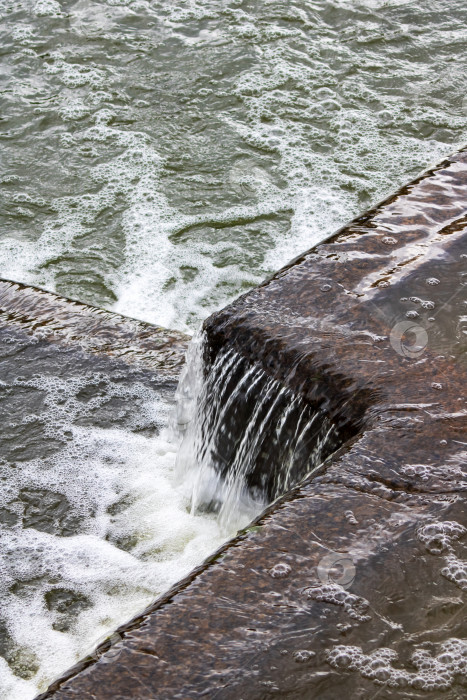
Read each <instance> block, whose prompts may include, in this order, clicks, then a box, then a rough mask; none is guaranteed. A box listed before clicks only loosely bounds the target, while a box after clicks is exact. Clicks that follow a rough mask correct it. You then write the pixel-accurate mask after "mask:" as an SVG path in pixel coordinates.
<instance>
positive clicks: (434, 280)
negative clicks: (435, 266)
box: [426, 277, 439, 287]
mask: <svg viewBox="0 0 467 700" xmlns="http://www.w3.org/2000/svg"><path fill="white" fill-rule="evenodd" d="M426 283H427V284H429V285H430V286H432V287H433V286H435V285H437V284H439V279H437V278H436V277H428V278H427V279H426Z"/></svg>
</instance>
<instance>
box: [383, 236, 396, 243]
mask: <svg viewBox="0 0 467 700" xmlns="http://www.w3.org/2000/svg"><path fill="white" fill-rule="evenodd" d="M381 243H384V245H395V244H396V243H397V238H393V237H392V236H384V237H383V238H382V239H381Z"/></svg>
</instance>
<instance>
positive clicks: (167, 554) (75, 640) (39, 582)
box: [0, 376, 226, 700]
mask: <svg viewBox="0 0 467 700" xmlns="http://www.w3.org/2000/svg"><path fill="white" fill-rule="evenodd" d="M94 381H95V382H96V383H97V382H99V381H101V382H102V383H103V384H105V377H102V376H101V377H100V378H99V377H96V378H95V380H94ZM20 384H21V386H28V387H34V388H36V389H39V390H41V391H43V392H45V396H46V398H45V406H46V412H45V413H42V414H41V419H42V420H45V423H46V425H45V432H46V434H48V435H49V436H51V437H60V436H63V434H64V432H65V431H69V432H70V433H71V435H69V437H71V438H72V439H70V441H69V443H68V444H67V445H66V446H65V447H64V448H63V449H62V450H60V451H59V452H58V453H56V454H55V455H53V456H51V457H50V458H49V459H47V460H43V459H36V460H32V461H30V462H25V463H24V462H23V463H22V464H21V469H13V468H10V469H9V470H8V484H7V488H6V489H4V490H3V491H2V495H1V499H0V500H1V502H0V506H1V505H3V506H5V505H8V509H9V510H10V511H12V512H14V511H16V512H17V513H18V515H20V516H21V513H22V512H23V504H22V502H21V496H20V492H21V489H25V488H26V489H28V491H31V490H32V491H34V490H36V491H37V490H39V489H45V490H47V491H48V492H54V493H60V494H62V495H63V496H65V497H66V498H67V500H68V503H69V507H70V509H71V515H72V516H77V517H78V518H80V519H81V521H80V524H79V526H75V529H76V530H77V534H75V535H72V536H61V535H60V534H59V533H58V532H57V533H53V532H45V531H41V530H37V529H35V528H34V527H27V528H22V527H21V526H20V525H18V526H13V527H6V528H0V530H1V533H0V549H1V551H2V562H3V564H2V567H3V569H2V578H1V583H0V604H1V607H2V617H3V618H4V620H5V621H6V624H7V628H8V633H9V635H10V638H11V642H10V643H11V645H12V649H13V651H12V654H13V656H15V658H16V661H15V660H14V659H13V660H12V658H10V659H9V660H10V663H11V664H12V666H11V667H10V666H8V665H7V664H6V662H5V661H3V660H0V663H1V664H2V671H3V673H2V674H1V676H0V678H1V681H0V698H2V700H3V699H4V700H7V699H8V700H20V699H23V698H24V699H25V700H27V699H30V698H32V697H33V696H34V695H35V694H36V693H37V692H38V691H40V690H44V689H45V688H46V687H47V685H48V683H50V682H51V680H53V678H55V677H56V676H57V675H59V674H60V673H61V672H63V671H65V670H66V669H67V668H68V667H70V666H71V665H73V664H74V663H76V662H77V661H78V660H79V659H80V658H82V657H83V656H84V655H86V654H87V653H90V652H91V651H92V650H93V648H94V647H95V645H96V644H97V643H98V642H99V641H100V640H101V639H102V638H104V637H105V635H108V634H109V633H110V632H111V631H112V630H113V629H115V628H116V627H117V626H118V625H119V624H121V623H122V622H124V621H125V620H127V619H129V618H131V617H132V616H133V615H135V614H136V613H137V612H138V611H141V610H142V609H143V608H144V607H145V606H146V605H147V604H149V603H150V602H152V601H153V600H154V599H155V598H156V597H157V596H158V595H159V594H161V593H162V592H164V591H165V590H167V589H168V588H169V587H170V585H171V584H172V583H174V582H175V581H176V580H178V579H180V578H181V577H183V575H184V574H186V573H188V572H189V571H190V570H191V569H193V568H194V567H195V566H196V565H197V564H199V563H200V562H201V561H202V560H203V558H205V557H206V556H207V555H208V554H209V553H211V552H212V551H213V550H214V549H215V548H216V546H218V545H219V544H220V543H221V542H222V541H223V540H224V539H225V537H226V533H225V532H224V531H221V530H220V528H219V525H218V524H217V522H216V521H215V519H214V518H212V517H209V516H207V515H201V516H199V515H193V514H191V513H190V512H189V509H188V500H187V498H186V497H185V495H184V493H183V490H182V489H181V488H180V487H179V485H178V484H177V483H176V481H175V479H174V470H173V467H174V461H175V455H176V450H177V445H176V444H174V442H173V441H172V439H171V437H170V431H169V430H168V427H167V416H168V412H169V410H170V407H169V405H168V404H167V403H165V402H164V401H163V400H162V399H161V398H160V396H158V395H157V393H156V392H155V391H154V390H152V389H148V388H147V387H144V386H140V387H138V385H133V386H132V387H131V389H130V388H128V387H125V386H123V387H115V386H112V385H110V386H107V389H105V391H104V392H103V393H104V396H105V398H108V397H109V395H110V396H114V397H116V396H117V397H121V398H123V399H126V400H128V401H131V399H132V398H133V400H134V397H135V396H136V397H139V403H140V407H139V408H138V415H137V416H135V420H136V421H137V422H138V421H139V422H141V421H142V422H143V424H144V423H145V422H146V423H151V424H153V423H154V421H156V422H157V423H158V424H159V426H160V428H161V433H160V435H159V436H158V437H156V438H154V437H145V436H144V435H142V434H140V433H137V432H136V433H135V432H131V431H130V430H128V429H118V428H111V429H104V428H100V429H99V428H95V427H94V428H91V427H90V428H87V427H83V426H79V425H76V424H75V423H74V422H73V421H74V420H75V419H76V417H77V416H82V415H83V410H88V409H93V408H94V409H95V408H96V407H99V405H100V404H101V403H102V399H101V398H100V397H99V393H98V394H97V395H96V396H95V397H94V398H91V399H89V400H88V401H87V403H86V409H83V403H82V401H80V400H79V398H76V396H77V394H78V393H79V391H80V389H82V388H83V387H84V386H89V378H88V381H87V382H86V381H85V380H79V379H70V380H62V379H57V378H48V379H47V378H37V379H34V380H30V381H29V382H23V383H20ZM141 406H142V407H141ZM117 417H118V416H117ZM164 426H165V427H164ZM5 468H6V469H7V467H5ZM23 500H24V497H23ZM116 503H117V504H118V503H123V505H122V507H121V510H120V511H119V509H118V507H117V508H116V509H115V508H114V509H113V510H112V508H110V512H109V510H108V509H109V507H111V506H112V505H115V504H116ZM167 523H170V528H167ZM125 539H126V540H127V541H130V545H129V548H128V551H124V550H123V549H122V546H124V545H121V544H120V545H119V544H118V543H119V542H122V540H125ZM12 586H13V587H14V588H13V589H12ZM57 589H59V590H65V591H68V592H70V591H71V592H72V593H73V594H75V595H76V596H78V597H80V599H81V600H83V599H85V600H86V601H88V603H89V607H84V609H82V610H81V611H79V614H76V616H75V618H74V621H72V623H71V626H70V628H69V629H68V630H64V631H60V630H57V629H54V625H55V626H56V625H57V623H60V620H62V619H63V615H62V613H60V611H57V609H54V608H53V607H52V609H49V608H48V606H47V605H46V595H47V594H50V591H54V590H57ZM21 659H23V660H25V661H26V662H27V664H26V665H27V667H28V668H29V672H30V673H31V668H32V669H34V668H36V667H37V669H38V670H37V673H35V674H34V673H33V672H32V676H33V677H31V678H26V679H24V678H21V677H19V676H18V675H15V674H18V673H19V675H20V676H21V674H22V673H24V671H22V670H21V668H20V666H21ZM26 675H27V671H26Z"/></svg>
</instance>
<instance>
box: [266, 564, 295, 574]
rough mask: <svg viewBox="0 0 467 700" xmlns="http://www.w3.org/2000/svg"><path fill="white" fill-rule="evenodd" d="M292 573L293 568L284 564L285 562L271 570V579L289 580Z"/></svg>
mask: <svg viewBox="0 0 467 700" xmlns="http://www.w3.org/2000/svg"><path fill="white" fill-rule="evenodd" d="M291 571H292V567H290V566H289V565H288V564H284V563H283V562H281V563H279V564H276V565H275V566H273V567H272V569H270V570H269V575H270V576H271V578H287V576H289V574H290V572H291Z"/></svg>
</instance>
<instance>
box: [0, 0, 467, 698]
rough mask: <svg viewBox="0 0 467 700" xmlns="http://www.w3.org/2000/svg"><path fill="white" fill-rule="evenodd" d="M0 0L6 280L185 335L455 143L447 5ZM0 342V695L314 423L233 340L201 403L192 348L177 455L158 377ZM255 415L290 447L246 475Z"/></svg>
mask: <svg viewBox="0 0 467 700" xmlns="http://www.w3.org/2000/svg"><path fill="white" fill-rule="evenodd" d="M0 14H1V21H0V33H1V47H2V64H3V71H2V75H1V78H0V80H1V87H0V89H1V106H2V109H1V123H2V129H1V134H0V137H1V140H2V152H1V158H2V170H1V173H0V196H1V198H2V205H1V209H0V227H1V228H0V275H1V276H2V277H5V278H9V279H13V280H16V281H20V282H24V283H27V284H35V285H38V286H41V287H44V288H46V289H49V290H53V291H57V292H58V293H61V294H64V295H66V296H69V297H73V298H77V299H80V300H82V301H85V302H88V303H91V304H94V305H96V306H99V307H103V308H107V309H112V310H115V311H119V312H121V313H124V314H128V315H130V316H133V317H136V318H139V319H142V320H146V321H150V322H154V323H158V324H161V325H164V326H167V327H171V328H177V329H180V330H185V331H188V332H190V333H193V332H194V331H195V330H196V329H197V328H198V327H199V324H200V322H201V320H202V319H204V318H205V317H206V316H207V315H208V314H209V313H210V312H211V311H213V310H215V309H218V308H220V307H222V306H224V305H225V304H226V303H228V302H229V301H230V300H232V299H233V298H235V297H236V296H237V295H238V294H239V293H241V292H243V291H246V290H247V289H250V288H251V287H252V286H254V285H256V284H257V283H258V282H260V281H261V280H262V279H263V278H264V277H265V276H267V275H268V274H270V273H271V272H272V271H274V270H276V269H278V268H279V267H281V266H282V265H283V264H285V263H286V262H288V261H289V260H290V259H291V258H293V257H294V256H295V255H297V254H299V253H301V252H302V251H304V250H306V249H307V248H309V247H310V246H311V245H313V244H314V243H316V242H318V241H320V240H322V239H323V238H325V237H326V236H328V235H329V234H331V233H332V232H333V231H334V230H335V229H336V228H338V227H339V226H340V225H342V224H343V223H345V222H346V221H347V220H348V219H350V218H351V217H352V216H354V215H356V214H357V213H359V212H360V211H362V210H364V209H366V208H367V207H368V206H370V205H371V204H373V203H375V202H377V201H378V200H380V199H381V198H382V197H383V196H384V195H386V194H387V193H389V192H390V191H392V190H394V189H395V188H396V187H397V186H398V185H400V184H402V183H404V182H405V181H407V180H408V179H410V178H411V177H413V176H414V175H416V174H417V173H418V172H420V171H421V170H423V169H424V168H425V167H426V166H428V165H429V164H432V163H434V162H436V161H437V160H439V159H440V158H441V157H442V156H444V155H446V154H448V153H450V152H452V151H453V150H455V149H456V148H457V147H458V146H461V145H464V143H465V142H466V140H467V138H466V136H467V128H466V116H467V98H466V95H467V90H466V86H467V71H466V65H465V55H466V44H467V34H466V31H465V26H466V23H467V7H466V5H465V3H464V2H462V0H424V1H423V2H422V1H421V0H413V1H408V0H287V1H284V2H282V1H281V0H274V1H271V0H105V1H104V0H102V1H101V2H98V1H96V0H0ZM1 341H2V342H1V350H0V355H1V357H0V361H1V364H0V370H1V373H0V382H1V383H0V393H1V397H2V401H1V411H2V438H1V444H2V451H1V454H0V457H1V462H0V478H1V481H0V484H1V488H0V556H1V564H0V600H1V609H0V698H5V699H7V698H8V700H27V699H30V698H32V697H33V696H34V694H35V693H36V692H37V690H38V689H44V688H45V687H46V686H47V684H48V682H50V681H51V680H52V679H53V678H54V677H55V676H57V675H58V674H59V673H60V672H62V671H63V670H65V669H66V667H68V666H69V665H71V664H72V663H74V662H75V661H76V660H77V659H78V658H79V657H80V656H82V655H83V654H85V653H87V652H89V651H90V650H92V648H93V646H94V645H95V644H96V642H97V641H98V640H99V639H100V638H102V636H104V635H106V634H109V632H110V631H111V630H112V629H114V628H115V627H116V626H117V625H118V624H119V623H121V622H124V621H125V620H126V619H128V618H129V617H131V616H132V615H134V614H135V613H137V612H138V611H140V610H141V609H142V608H143V607H144V606H145V605H146V604H147V603H148V602H150V601H151V600H153V599H154V598H155V597H156V596H157V595H159V594H160V593H161V592H163V591H164V590H166V589H167V588H168V586H170V584H171V583H173V582H174V581H176V580H177V579H179V578H180V577H182V576H183V575H184V574H185V573H186V572H187V571H189V570H190V568H192V567H193V566H194V565H195V564H197V563H199V562H200V561H202V560H203V558H204V557H205V556H206V555H207V554H208V553H209V552H212V551H213V550H214V549H215V548H216V547H217V545H218V544H219V543H220V542H221V541H222V540H223V539H224V538H225V537H226V536H228V535H229V534H230V533H232V532H234V531H235V530H236V529H237V528H238V527H241V526H243V525H244V524H245V523H246V522H248V520H249V519H251V517H252V516H253V515H254V514H255V513H256V512H258V509H261V508H262V507H263V505H264V503H265V502H267V501H268V500H270V499H271V498H274V497H275V496H276V495H277V494H278V493H280V492H281V491H283V490H284V489H286V488H288V487H289V486H290V484H291V483H293V481H294V480H296V479H297V478H300V477H301V476H303V474H296V473H294V470H293V464H294V463H295V460H294V455H295V456H297V455H301V454H304V453H306V454H307V455H311V454H313V459H311V458H310V459H311V461H310V462H306V464H307V469H308V466H311V467H313V465H314V464H316V463H317V462H319V460H320V459H321V458H322V457H323V456H325V455H326V451H327V449H328V447H329V446H330V445H331V444H333V440H332V439H331V438H332V431H333V428H332V426H331V425H327V424H326V419H325V417H324V416H319V415H318V416H317V415H316V414H315V413H313V412H310V411H309V409H308V408H307V407H306V406H303V405H301V404H300V401H299V400H298V399H294V397H292V396H290V395H288V394H287V393H286V392H284V391H282V390H281V389H280V387H278V386H276V385H274V384H273V383H272V382H271V381H270V380H268V378H267V377H265V376H264V375H262V374H261V372H259V371H258V370H257V369H255V368H249V367H246V366H243V365H242V360H241V358H238V357H236V356H234V355H229V354H227V355H225V356H222V357H220V358H219V364H218V365H216V367H215V372H217V375H216V377H217V378H218V379H219V392H220V393H221V394H222V401H219V402H217V403H216V402H214V403H213V404H212V405H211V404H210V403H209V401H206V400H205V398H206V397H208V398H209V394H208V393H207V392H206V389H205V388H203V384H202V382H200V377H201V376H202V375H201V374H200V373H199V364H198V365H197V364H196V358H195V359H194V360H193V365H191V368H192V369H191V370H190V371H191V375H190V376H186V377H185V382H184V384H183V385H182V386H181V388H180V389H179V401H180V404H179V413H178V421H179V423H180V425H179V428H181V429H182V432H183V425H184V424H185V423H186V418H187V416H188V417H189V416H190V415H191V416H193V415H197V416H198V422H197V423H196V426H197V427H196V429H195V428H193V426H191V427H190V426H188V427H186V429H185V439H184V443H183V444H184V447H182V450H181V453H180V455H179V457H178V463H177V465H175V462H176V451H177V447H178V445H177V440H175V439H174V438H173V437H172V438H170V435H169V432H168V431H169V428H168V423H169V420H168V416H169V414H170V412H171V410H172V409H173V407H172V403H173V389H171V388H169V387H164V386H162V385H160V386H155V385H154V383H153V382H152V381H151V380H150V378H149V377H148V375H146V374H145V373H144V372H142V371H139V370H135V371H134V372H129V373H128V372H127V371H125V372H123V370H122V368H121V367H119V366H118V363H112V362H107V361H104V360H102V361H101V365H102V366H97V365H93V366H92V367H90V366H88V365H86V363H85V362H84V361H82V358H81V359H80V358H79V357H78V356H77V355H76V356H75V355H73V352H72V351H71V350H63V353H62V354H60V359H59V361H57V360H56V359H54V361H53V362H52V360H51V358H50V356H49V355H48V353H47V351H46V348H45V346H44V347H42V345H41V343H40V342H39V341H38V342H34V343H33V342H32V341H31V343H28V342H26V341H25V340H24V338H22V337H20V336H15V333H14V331H13V330H11V331H2V336H1ZM196 367H198V369H196ZM193 368H194V369H193ZM197 372H198V374H196V373H197ZM241 378H243V379H241ZM241 381H243V382H244V385H243V389H242V385H240V386H238V383H239V382H241ZM193 387H195V390H193ZM234 388H235V389H236V390H237V395H239V394H242V397H243V398H242V401H244V403H243V404H242V405H243V406H244V407H245V411H246V414H245V415H247V417H248V425H249V426H250V428H249V430H248V431H247V434H245V436H244V439H243V441H242V442H241V443H240V444H231V442H229V421H230V420H231V418H232V416H231V415H230V414H229V410H228V405H229V400H230V397H231V396H232V393H233V390H234ZM203 392H204V393H203ZM242 392H243V393H242ZM195 396H198V397H199V400H200V403H199V404H197V406H198V408H196V406H194V405H193V401H194V399H193V397H195ZM258 396H259V397H260V398H261V401H259V402H257V401H256V399H257V398H258ZM203 397H204V398H203ZM224 399H225V400H224ZM226 405H227V408H226ZM200 406H201V407H202V409H200V408H199V407H200ZM203 411H204V413H203ZM206 417H208V418H209V420H207V418H206ZM205 419H206V421H205V428H203V427H202V426H203V420H205ZM206 426H211V427H206ZM212 426H217V429H216V430H213V429H212ZM314 426H316V427H317V428H318V434H319V436H320V441H318V442H316V443H313V445H312V446H310V444H309V443H307V436H308V435H309V431H310V429H312V430H313V431H314ZM268 431H269V433H268ZM266 434H269V435H273V436H276V438H277V436H281V435H286V436H287V445H288V446H289V447H290V451H289V453H288V454H286V453H285V452H284V453H281V454H280V460H279V461H278V464H279V467H278V470H277V472H276V473H275V477H274V479H273V481H272V482H269V483H262V482H261V480H260V479H259V480H258V478H257V475H258V474H259V471H258V470H257V469H256V465H258V464H260V462H261V458H262V457H261V455H262V454H263V451H264V450H263V446H264V440H263V438H264V436H265V435H266ZM220 438H222V439H220ZM328 441H329V442H328ZM277 444H278V445H279V444H281V445H282V444H284V443H283V442H282V440H280V441H278V442H277ZM187 445H192V446H194V449H191V450H190V449H188V448H187ZM220 446H221V447H222V449H220ZM323 446H324V448H325V449H324V451H323ZM326 446H328V447H326ZM303 451H304V452H303ZM282 467H283V468H282ZM232 474H237V475H239V476H240V477H241V478H240V479H236V480H233V479H232ZM219 475H221V476H223V477H224V478H223V479H221V478H220V477H219ZM245 485H246V486H248V487H249V488H245ZM167 523H170V528H169V530H168V529H167Z"/></svg>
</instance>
